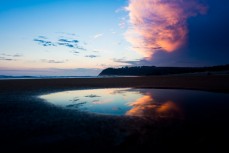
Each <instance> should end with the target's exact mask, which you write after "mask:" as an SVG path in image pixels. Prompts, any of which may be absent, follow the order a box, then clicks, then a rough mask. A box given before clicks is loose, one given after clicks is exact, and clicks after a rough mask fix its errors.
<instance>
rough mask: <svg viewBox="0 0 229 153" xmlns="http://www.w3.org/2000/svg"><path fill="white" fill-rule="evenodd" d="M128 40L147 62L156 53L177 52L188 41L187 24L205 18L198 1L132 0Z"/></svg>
mask: <svg viewBox="0 0 229 153" xmlns="http://www.w3.org/2000/svg"><path fill="white" fill-rule="evenodd" d="M126 10H127V11H128V12H129V18H130V26H129V29H128V31H127V33H126V39H127V41H129V42H130V43H131V44H132V45H133V47H134V49H135V50H136V51H138V52H140V53H141V54H142V55H143V56H144V57H146V58H147V59H151V58H152V56H153V55H154V53H155V52H157V51H166V52H173V51H175V50H177V49H179V48H180V47H181V46H182V45H184V44H185V42H186V40H187V34H188V27H187V20H188V19H189V18H190V17H193V16H196V15H198V14H204V13H205V12H206V10H207V8H206V7H205V6H204V5H203V4H201V3H199V2H198V0H189V1H188V0H141V1H140V0H129V5H128V7H127V8H126Z"/></svg>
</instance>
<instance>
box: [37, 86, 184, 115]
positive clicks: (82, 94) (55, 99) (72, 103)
mask: <svg viewBox="0 0 229 153" xmlns="http://www.w3.org/2000/svg"><path fill="white" fill-rule="evenodd" d="M158 91H159V89H130V88H125V89H94V90H76V91H67V92H58V93H52V94H48V95H42V96H40V98H42V99H45V100H46V101H48V102H50V103H53V104H55V105H57V106H61V107H64V108H67V109H73V110H80V111H87V112H92V113H99V114H108V115H126V116H137V117H174V116H179V115H180V114H181V110H180V109H179V106H178V105H177V104H176V103H175V102H173V101H172V100H169V99H164V97H165V96H168V94H167V95H166V93H165V95H163V94H161V93H163V91H160V92H158ZM168 98H169V97H168Z"/></svg>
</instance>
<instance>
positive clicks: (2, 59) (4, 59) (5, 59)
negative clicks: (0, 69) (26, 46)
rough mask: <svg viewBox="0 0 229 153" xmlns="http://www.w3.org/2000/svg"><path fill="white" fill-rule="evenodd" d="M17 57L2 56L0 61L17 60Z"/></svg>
mask: <svg viewBox="0 0 229 153" xmlns="http://www.w3.org/2000/svg"><path fill="white" fill-rule="evenodd" d="M15 60H16V59H12V58H5V57H0V61H15Z"/></svg>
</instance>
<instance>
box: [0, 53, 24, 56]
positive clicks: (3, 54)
mask: <svg viewBox="0 0 229 153" xmlns="http://www.w3.org/2000/svg"><path fill="white" fill-rule="evenodd" d="M0 55H2V56H5V57H22V56H23V55H22V54H18V53H16V54H5V53H2V54H0Z"/></svg>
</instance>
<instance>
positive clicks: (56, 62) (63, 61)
mask: <svg viewBox="0 0 229 153" xmlns="http://www.w3.org/2000/svg"><path fill="white" fill-rule="evenodd" d="M67 61H68V60H60V61H59V60H51V59H49V60H48V59H41V62H45V63H50V64H61V63H66V62H67Z"/></svg>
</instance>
